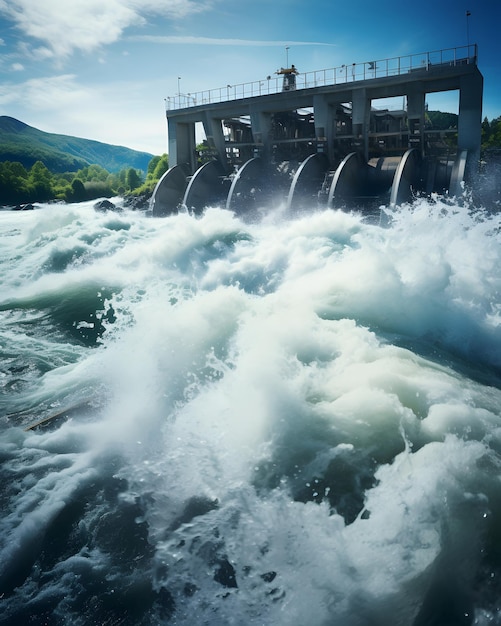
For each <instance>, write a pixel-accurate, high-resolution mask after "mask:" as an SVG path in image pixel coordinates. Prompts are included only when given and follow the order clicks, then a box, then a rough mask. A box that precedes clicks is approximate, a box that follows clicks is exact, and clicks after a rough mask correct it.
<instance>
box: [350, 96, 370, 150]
mask: <svg viewBox="0 0 501 626" xmlns="http://www.w3.org/2000/svg"><path fill="white" fill-rule="evenodd" d="M352 107H353V110H352V126H353V134H354V135H355V138H354V145H355V148H357V149H358V150H359V151H360V153H361V154H362V155H363V157H364V159H365V160H366V161H367V160H368V159H369V121H370V112H371V100H370V98H368V97H367V91H366V89H365V88H361V89H354V90H353V92H352Z"/></svg>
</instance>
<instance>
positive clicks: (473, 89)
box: [458, 71, 484, 180]
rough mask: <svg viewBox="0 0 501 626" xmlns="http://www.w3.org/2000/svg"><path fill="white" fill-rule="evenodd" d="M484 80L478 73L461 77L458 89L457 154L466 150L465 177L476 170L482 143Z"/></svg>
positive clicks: (470, 175) (472, 174)
mask: <svg viewBox="0 0 501 626" xmlns="http://www.w3.org/2000/svg"><path fill="white" fill-rule="evenodd" d="M483 84H484V79H483V77H482V74H481V73H480V72H479V71H476V72H475V73H472V74H468V75H465V76H461V81H460V88H459V118H458V152H459V151H461V150H468V160H467V162H466V170H465V177H466V179H467V180H471V177H472V176H474V175H475V173H476V171H477V170H478V164H479V162H480V145H481V141H482V93H483Z"/></svg>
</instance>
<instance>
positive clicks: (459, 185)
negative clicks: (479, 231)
mask: <svg viewBox="0 0 501 626" xmlns="http://www.w3.org/2000/svg"><path fill="white" fill-rule="evenodd" d="M445 91H457V92H458V93H459V115H458V123H457V128H453V129H450V130H446V131H443V130H442V131H437V130H434V129H433V128H432V127H430V124H429V122H428V118H427V109H426V95H427V94H430V93H438V92H445ZM482 94H483V77H482V74H481V73H480V71H479V69H478V67H477V46H476V45H469V46H464V47H461V48H452V49H447V50H438V51H434V52H426V53H422V54H415V55H409V56H405V57H396V58H392V59H383V60H379V61H370V62H366V63H353V64H352V65H342V66H340V67H336V68H331V69H328V70H317V71H314V72H307V73H304V74H301V73H299V72H298V71H297V69H296V68H295V67H294V66H293V65H292V66H291V67H290V68H281V69H280V70H277V72H275V75H274V76H273V77H272V76H268V77H267V78H266V79H264V80H261V81H255V82H251V83H242V84H239V85H227V86H226V87H223V88H219V89H214V90H210V91H205V92H199V93H196V94H180V93H179V94H178V95H177V96H175V97H174V98H169V99H167V101H166V103H167V110H166V115H167V124H168V137H169V165H170V167H169V170H168V171H167V172H166V173H165V174H164V175H163V177H162V178H161V179H160V181H159V182H158V184H157V186H156V188H155V191H154V193H153V196H152V200H151V208H152V211H153V214H154V215H169V214H172V213H175V212H177V211H178V210H179V208H181V207H183V208H184V209H187V210H188V211H190V212H193V213H195V214H198V213H200V212H202V211H203V209H204V208H205V207H207V206H225V207H226V208H227V209H229V210H232V211H234V212H235V213H237V214H239V215H243V214H246V213H249V214H252V213H253V212H255V211H258V210H259V209H262V208H263V207H265V206H270V203H273V204H275V205H276V204H277V203H280V202H285V203H286V208H287V211H289V212H290V213H292V214H293V213H295V212H297V211H301V210H303V209H304V208H311V207H334V206H335V207H357V208H362V209H363V208H364V207H374V206H376V205H381V204H386V205H390V206H391V205H393V206H395V205H398V204H401V203H402V202H405V201H408V200H410V199H411V198H412V197H413V195H414V194H416V193H425V194H431V193H435V192H436V193H448V194H450V195H451V196H452V195H458V194H460V193H461V192H462V190H463V182H466V183H468V181H469V179H470V178H471V177H473V175H474V174H475V173H476V171H477V169H478V165H479V160H480V142H481V121H482ZM398 97H401V98H402V103H403V106H402V109H401V110H399V111H397V110H389V109H381V108H377V107H375V106H374V105H373V103H374V102H377V101H378V100H381V99H385V98H398ZM197 123H201V124H203V128H204V131H205V135H206V149H205V150H203V151H201V152H200V153H199V152H197V149H196V140H195V128H196V124H197Z"/></svg>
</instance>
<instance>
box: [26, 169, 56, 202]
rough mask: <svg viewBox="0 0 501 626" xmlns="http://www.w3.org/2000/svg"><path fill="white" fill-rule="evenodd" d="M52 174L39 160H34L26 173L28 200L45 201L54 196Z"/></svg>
mask: <svg viewBox="0 0 501 626" xmlns="http://www.w3.org/2000/svg"><path fill="white" fill-rule="evenodd" d="M52 185H53V176H52V174H51V173H50V172H49V170H48V169H47V168H46V167H45V165H44V164H43V163H42V162H41V161H36V163H34V164H33V166H32V168H31V169H30V173H29V175H28V191H29V195H30V200H38V201H42V202H43V201H46V200H51V199H52V198H53V197H54V190H53V187H52Z"/></svg>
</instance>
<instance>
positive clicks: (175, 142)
mask: <svg viewBox="0 0 501 626" xmlns="http://www.w3.org/2000/svg"><path fill="white" fill-rule="evenodd" d="M167 132H168V135H169V167H174V165H182V164H184V163H187V164H188V165H189V167H190V170H191V172H194V171H195V169H196V159H195V147H196V146H195V124H194V123H191V122H188V123H180V122H177V121H176V120H175V119H169V118H167Z"/></svg>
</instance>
